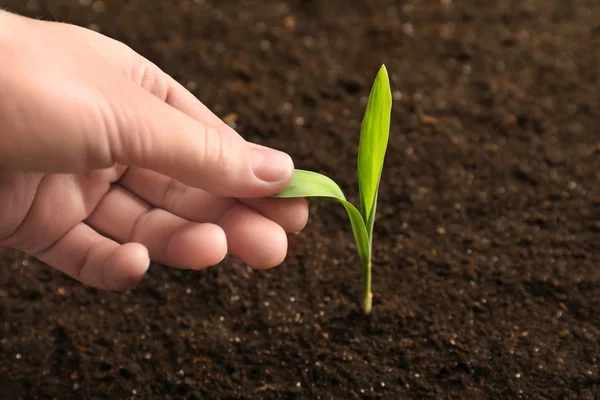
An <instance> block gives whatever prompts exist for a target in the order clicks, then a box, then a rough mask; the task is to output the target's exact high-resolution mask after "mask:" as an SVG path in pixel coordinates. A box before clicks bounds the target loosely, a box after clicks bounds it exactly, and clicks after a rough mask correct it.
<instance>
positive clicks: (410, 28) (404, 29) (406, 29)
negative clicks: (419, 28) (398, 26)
mask: <svg viewBox="0 0 600 400" xmlns="http://www.w3.org/2000/svg"><path fill="white" fill-rule="evenodd" d="M402 32H404V33H405V34H407V35H412V34H413V33H414V32H415V28H413V26H412V24H411V23H410V22H406V23H405V24H404V25H402Z"/></svg>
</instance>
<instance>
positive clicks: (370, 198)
mask: <svg viewBox="0 0 600 400" xmlns="http://www.w3.org/2000/svg"><path fill="white" fill-rule="evenodd" d="M391 112H392V93H391V90H390V81H389V77H388V73H387V70H386V68H385V65H382V66H381V69H380V70H379V73H378V74H377V77H376V78H375V82H374V84H373V88H372V89H371V94H370V95H369V100H368V102H367V108H366V111H365V116H364V119H363V122H362V124H361V132H360V144H359V147H358V186H359V189H360V206H361V212H362V215H363V218H364V220H365V221H366V227H367V231H368V234H369V238H371V236H372V232H373V224H374V222H375V211H376V206H377V191H378V190H379V182H380V179H381V171H382V169H383V160H384V158H385V153H386V149H387V144H388V138H389V132H390V115H391ZM369 242H370V241H369ZM369 247H370V244H369Z"/></svg>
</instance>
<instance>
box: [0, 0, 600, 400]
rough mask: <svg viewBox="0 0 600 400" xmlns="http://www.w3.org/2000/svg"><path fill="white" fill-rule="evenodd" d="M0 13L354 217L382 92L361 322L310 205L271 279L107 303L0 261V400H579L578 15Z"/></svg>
mask: <svg viewBox="0 0 600 400" xmlns="http://www.w3.org/2000/svg"><path fill="white" fill-rule="evenodd" d="M0 6H2V7H4V8H8V9H9V10H12V11H15V12H19V13H22V14H25V15H28V16H33V17H38V18H43V19H48V20H59V21H64V22H70V23H74V24H78V25H82V26H86V27H90V28H91V29H95V30H99V31H100V32H101V33H103V34H106V35H108V36H111V37H113V38H116V39H118V40H121V41H124V42H125V43H126V44H127V45H129V46H131V47H132V48H133V49H135V50H136V51H138V52H140V53H141V54H142V55H144V56H146V57H148V58H149V59H150V60H152V61H153V62H155V63H156V64H158V65H159V66H160V67H161V68H163V69H164V70H165V71H166V72H168V73H169V74H171V75H172V76H174V77H175V78H176V79H177V80H178V81H180V82H181V83H183V84H184V85H186V87H188V88H189V90H191V91H192V92H193V93H194V94H195V95H196V96H197V97H198V98H199V99H200V100H202V101H203V102H204V103H205V104H206V105H207V106H209V107H210V108H211V109H212V110H213V111H215V113H217V114H218V115H219V116H220V117H222V118H227V120H228V121H230V122H232V123H235V127H236V129H237V130H238V132H239V133H240V134H241V135H243V136H244V137H245V138H247V139H248V140H250V141H254V142H258V143H262V144H266V145H269V146H273V147H275V148H278V149H282V150H285V151H287V152H288V153H289V154H291V155H292V157H293V158H294V160H295V162H296V166H297V167H299V168H303V169H311V170H315V171H319V172H322V173H325V174H327V175H329V176H331V177H332V178H334V179H335V180H336V181H337V182H339V183H340V186H341V187H342V189H343V190H344V191H345V193H347V195H348V197H349V199H350V200H352V201H353V202H354V203H355V204H357V190H356V189H357V188H356V183H355V182H356V173H355V170H356V153H357V148H358V137H359V131H360V122H361V119H362V115H363V112H364V106H365V101H366V98H367V96H368V94H369V90H370V87H371V84H372V81H373V78H374V77H375V74H376V72H377V69H378V68H379V66H380V65H381V64H382V63H385V64H386V66H387V68H388V71H389V73H390V77H391V83H392V89H393V91H394V96H393V97H394V102H393V116H392V130H391V136H390V143H389V149H388V157H387V159H386V164H385V167H384V174H383V177H382V183H381V191H380V195H379V206H378V219H377V222H376V225H375V230H376V239H375V245H374V246H375V256H374V271H373V290H374V295H375V299H374V309H373V313H372V315H371V316H369V317H365V316H363V315H362V314H361V312H360V296H361V288H362V275H361V274H362V271H361V268H360V265H359V263H358V258H357V256H356V250H355V246H354V242H353V238H352V234H351V231H350V226H349V224H348V221H347V216H346V214H345V212H344V210H343V208H342V207H341V206H339V204H336V203H334V202H330V201H318V200H313V201H311V202H310V204H311V218H310V221H309V225H308V226H307V228H306V229H305V230H304V231H303V232H302V233H301V234H300V235H297V236H294V237H293V239H292V240H291V245H290V252H289V255H288V257H287V259H286V261H285V262H284V264H283V265H281V266H280V267H279V268H275V269H273V270H269V271H253V270H251V269H249V268H248V267H246V266H245V265H243V263H241V262H239V261H238V260H236V259H233V258H227V259H226V260H225V261H224V262H223V263H222V264H220V265H219V266H217V267H214V268H210V269H207V270H203V271H200V272H189V271H179V270H175V269H171V268H168V267H165V266H161V265H152V267H151V269H150V271H149V273H148V276H147V278H146V279H145V280H144V281H143V282H142V283H141V285H140V286H139V287H138V288H137V289H136V290H133V291H130V292H126V293H106V292H101V291H97V290H94V289H90V288H87V287H84V286H82V285H80V284H79V283H77V282H74V281H73V280H71V279H69V278H67V277H65V276H63V275H61V274H60V273H57V272H55V271H54V270H51V269H50V268H48V267H47V266H45V265H43V264H41V263H39V262H38V261H36V260H34V259H30V258H28V257H26V256H24V255H23V254H21V253H19V252H16V251H12V250H2V251H1V252H0V321H1V325H0V393H2V395H1V397H2V398H6V399H53V398H55V399H61V400H62V399H84V398H85V399H92V398H98V399H100V398H107V399H109V398H110V399H159V398H160V399H517V398H521V399H586V400H588V399H589V400H592V399H598V398H600V367H599V358H600V268H599V264H600V246H599V244H600V134H599V133H598V125H599V122H598V121H600V97H599V93H600V85H599V77H600V68H599V65H600V56H599V54H600V53H599V52H598V48H599V46H600V2H598V1H596V0H569V1H550V0H528V1H522V0H498V1H488V0H446V1H439V0H407V1H401V0H327V1H325V0H290V1H286V2H284V1H259V0H236V1H217V0H196V1H192V0H172V1H151V0H131V1H122V2H120V1H109V0H105V1H76V0H53V1H49V0H48V1H43V0H30V1H23V0H1V1H0ZM0 58H1V55H0ZM2 62H10V60H3V61H2ZM123 95H124V96H126V95H127V93H124V94H123Z"/></svg>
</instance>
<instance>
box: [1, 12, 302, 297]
mask: <svg viewBox="0 0 600 400" xmlns="http://www.w3.org/2000/svg"><path fill="white" fill-rule="evenodd" d="M0 54H2V59H3V62H2V63H1V64H0V212H1V213H2V218H1V219H0V246H3V247H12V248H17V249H20V250H22V251H24V252H26V253H28V254H30V255H32V256H35V257H37V258H39V259H40V260H42V261H43V262H45V263H47V264H49V265H51V266H53V267H55V268H57V269H59V270H60V271H63V272H64V273H66V274H68V275H70V276H72V277H73V278H75V279H78V280H79V281H81V282H83V283H85V284H87V285H91V286H94V287H97V288H101V289H107V290H126V289H130V288H133V287H134V286H136V285H137V283H138V282H139V281H140V280H141V279H142V277H143V275H144V274H145V272H146V270H147V268H148V266H149V262H150V259H152V260H155V261H157V262H160V263H164V264H167V265H170V266H173V267H178V268H185V269H200V268H205V267H207V266H211V265H215V264H217V263H219V262H220V261H221V260H222V259H223V258H224V257H225V255H226V254H227V253H228V252H230V253H231V254H233V255H235V256H237V257H239V258H240V259H241V260H243V261H244V262H245V263H246V264H248V265H250V266H252V267H255V268H269V267H274V266H276V265H278V264H280V263H281V262H282V261H283V259H284V258H285V256H286V253H287V235H286V233H292V232H297V231H299V230H301V229H302V228H303V227H304V226H305V224H306V221H307V218H308V209H307V206H306V203H305V202H304V200H298V199H294V200H291V201H288V200H282V199H274V198H269V196H271V195H274V194H276V193H278V192H279V191H281V190H282V189H283V188H284V187H285V186H286V185H287V184H288V183H289V181H290V179H291V175H292V171H293V168H294V167H293V163H292V160H291V159H290V157H289V156H288V155H287V154H284V153H281V152H278V151H276V150H272V149H268V148H265V147H261V146H258V145H255V144H251V143H248V142H246V141H245V140H244V139H242V138H241V137H240V136H239V135H238V134H237V133H235V132H234V131H233V130H232V129H230V128H229V127H228V126H227V125H226V124H224V123H223V122H222V121H221V120H220V119H219V118H217V117H216V116H215V115H214V114H212V113H211V112H210V111H209V110H208V109H207V108H206V107H205V106H203V105H202V104H201V103H200V102H199V101H198V100H197V99H196V98H195V97H194V96H193V95H192V94H191V93H189V92H188V91H186V90H185V89H184V88H183V87H182V86H181V85H179V84H178V83H177V82H176V81H175V80H174V79H172V78H171V77H169V76H168V75H166V74H165V73H164V72H162V71H161V70H160V69H159V68H158V67H157V66H155V65H154V64H152V63H150V62H149V61H148V60H146V59H144V58H142V57H141V56H140V55H138V54H136V53H135V52H134V51H133V50H131V49H130V48H128V47H127V46H125V45H123V44H122V43H119V42H117V41H114V40H112V39H109V38H107V37H105V36H102V35H100V34H98V33H96V32H93V31H90V30H87V29H84V28H80V27H77V26H73V25H67V24H62V23H55V22H45V21H37V20H32V19H28V18H24V17H20V16H16V15H13V14H9V13H7V12H1V11H0Z"/></svg>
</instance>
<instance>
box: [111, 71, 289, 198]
mask: <svg viewBox="0 0 600 400" xmlns="http://www.w3.org/2000/svg"><path fill="white" fill-rule="evenodd" d="M168 85H172V86H171V87H172V89H169V88H167V89H166V90H165V95H164V96H156V95H154V94H153V93H151V92H150V91H148V90H145V89H144V88H142V87H140V86H139V85H136V84H135V83H133V82H131V85H130V86H131V87H130V88H129V89H128V93H129V96H128V98H127V99H126V100H122V101H125V104H119V106H118V107H115V108H116V110H115V111H113V112H115V113H117V115H115V116H114V117H115V119H116V121H118V123H117V124H116V126H118V129H117V132H116V134H111V135H110V138H111V140H112V142H111V144H110V148H111V152H112V156H113V159H114V161H115V162H116V163H119V164H123V165H129V166H136V167H140V168H145V169H151V170H154V171H156V172H159V173H162V174H164V175H168V176H170V177H172V178H174V179H176V180H179V181H181V182H183V183H185V184H188V185H190V186H194V187H198V188H201V189H204V190H206V191H208V192H211V193H214V194H216V195H220V196H227V197H238V198H252V197H267V196H271V195H274V194H277V193H279V192H280V191H282V190H283V189H284V188H285V187H286V186H287V185H288V184H289V182H290V181H291V178H292V174H293V170H294V164H293V162H292V159H291V158H290V156H289V155H287V154H286V153H283V152H281V151H277V150H274V149H270V148H267V147H264V146H260V145H257V144H252V143H249V142H247V141H246V140H244V139H243V138H242V137H241V136H240V135H238V134H237V133H236V132H235V131H234V130H233V129H231V128H230V127H229V126H228V125H227V124H225V123H224V122H222V121H221V120H219V119H218V118H216V117H214V118H210V117H208V118H207V113H206V109H205V108H198V110H200V111H199V112H196V113H195V114H196V115H194V116H195V117H196V118H194V117H193V116H190V115H188V114H191V112H188V113H186V112H185V111H187V110H186V109H189V108H190V107H191V106H193V104H194V102H193V101H192V100H191V99H190V97H189V96H191V97H193V95H191V93H189V92H187V91H186V93H187V94H188V95H189V96H183V97H181V93H176V92H177V90H179V91H181V90H185V89H183V88H182V87H179V86H175V85H174V84H173V82H169V83H168ZM161 97H164V101H163V99H161ZM121 98H123V97H121ZM194 99H195V97H194ZM195 101H196V102H197V103H199V101H197V100H195ZM169 103H175V105H178V106H179V107H177V108H176V107H174V106H173V105H171V104H169ZM182 110H183V111H182Z"/></svg>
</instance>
